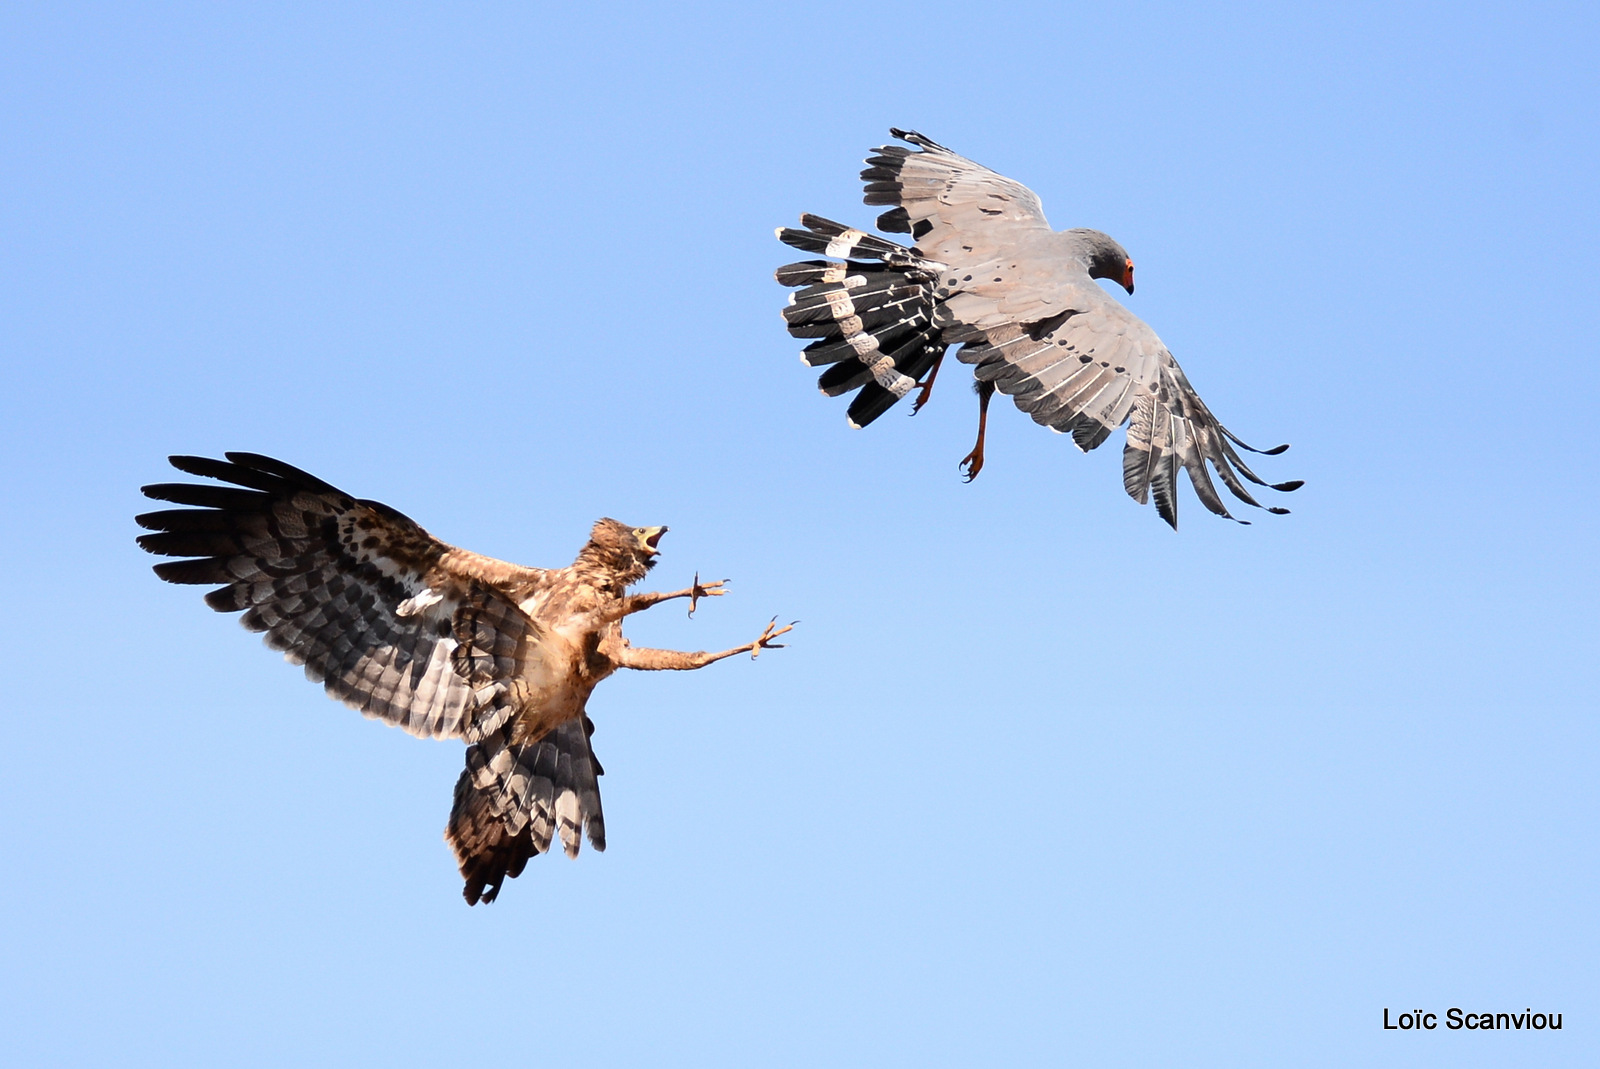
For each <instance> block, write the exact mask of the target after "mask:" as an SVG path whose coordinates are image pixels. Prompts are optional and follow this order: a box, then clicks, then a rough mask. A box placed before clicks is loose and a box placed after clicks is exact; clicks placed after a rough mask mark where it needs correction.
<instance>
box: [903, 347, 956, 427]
mask: <svg viewBox="0 0 1600 1069" xmlns="http://www.w3.org/2000/svg"><path fill="white" fill-rule="evenodd" d="M948 351H949V350H946V352H948ZM943 363H944V353H940V354H939V358H938V359H937V360H935V361H934V362H933V367H931V368H929V369H928V377H927V379H926V380H924V381H922V382H919V383H917V386H919V387H921V390H922V392H921V393H919V394H917V399H916V400H915V401H913V402H912V404H911V414H912V415H913V416H914V415H916V414H917V413H918V412H921V411H922V406H923V405H925V404H927V403H928V398H929V397H930V396H931V395H932V394H933V380H934V379H936V378H938V377H939V366H940V365H941V364H943Z"/></svg>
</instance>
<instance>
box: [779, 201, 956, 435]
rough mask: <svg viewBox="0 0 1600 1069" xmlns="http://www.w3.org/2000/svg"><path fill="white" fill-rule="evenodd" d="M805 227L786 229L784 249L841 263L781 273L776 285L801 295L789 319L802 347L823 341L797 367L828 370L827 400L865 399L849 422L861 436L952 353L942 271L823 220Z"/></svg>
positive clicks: (854, 405) (808, 263) (792, 298)
mask: <svg viewBox="0 0 1600 1069" xmlns="http://www.w3.org/2000/svg"><path fill="white" fill-rule="evenodd" d="M800 225H801V226H802V227H804V228H805V229H803V230H796V229H793V228H791V227H782V228H780V229H779V230H778V240H779V241H782V242H783V243H784V244H785V245H789V246H791V247H793V248H796V249H799V250H801V251H802V252H820V253H822V254H823V255H825V256H831V257H837V258H838V260H805V261H802V262H800V263H794V264H788V265H786V266H784V267H780V268H778V270H777V279H778V281H779V282H780V283H782V284H783V285H785V286H793V287H795V292H794V293H792V294H790V295H789V306H788V307H787V308H785V309H784V310H783V318H784V321H785V322H787V323H788V324H789V333H790V334H792V335H794V336H795V337H796V338H815V339H817V340H816V341H813V342H812V343H811V344H810V345H807V346H806V347H805V350H804V351H803V352H802V353H801V354H800V359H802V360H804V361H805V362H806V363H807V364H809V365H810V366H811V367H821V366H823V365H827V364H831V365H832V366H831V367H829V368H828V369H827V370H826V371H824V372H823V373H822V376H821V377H820V378H819V379H818V380H817V385H818V386H820V387H821V388H822V392H823V393H825V394H827V395H828V396H829V397H837V396H839V395H840V394H842V393H848V392H850V391H851V390H859V391H860V392H859V393H857V394H856V396H855V399H854V400H853V401H851V402H850V409H849V416H850V423H851V425H852V426H855V427H865V426H866V425H867V424H869V423H871V422H872V421H873V420H875V419H877V418H878V417H879V416H881V415H883V414H884V413H885V412H887V411H888V410H889V409H890V408H892V407H893V406H894V403H895V402H896V401H898V400H900V398H902V397H904V396H905V395H906V394H908V393H910V392H911V388H912V387H913V386H915V385H916V384H917V380H918V379H920V378H921V377H922V376H924V375H926V374H927V373H928V372H929V370H930V369H932V368H933V366H934V365H935V364H936V363H937V362H938V360H939V358H940V357H942V356H943V355H944V352H945V349H947V348H948V345H947V343H945V342H943V341H941V340H940V330H939V328H938V327H937V326H935V325H934V310H935V308H936V307H937V305H938V286H939V274H940V272H941V271H943V270H944V265H943V264H939V263H935V262H933V261H932V260H925V259H923V258H922V257H921V256H919V255H918V254H917V253H916V251H915V250H913V249H908V248H905V247H904V246H902V245H896V244H895V243H894V242H892V241H885V240H884V239H883V238H879V237H874V236H872V235H871V234H867V233H864V232H863V231H860V230H854V229H852V228H850V227H847V226H843V225H841V224H839V223H835V222H833V221H832V220H829V219H824V218H822V217H821V216H818V215H802V216H801V217H800ZM839 260H843V262H842V263H841V262H839Z"/></svg>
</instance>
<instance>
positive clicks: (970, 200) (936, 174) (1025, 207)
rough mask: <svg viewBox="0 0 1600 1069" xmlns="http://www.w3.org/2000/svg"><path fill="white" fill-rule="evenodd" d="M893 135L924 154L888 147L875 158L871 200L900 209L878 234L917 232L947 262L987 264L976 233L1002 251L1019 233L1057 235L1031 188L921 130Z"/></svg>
mask: <svg viewBox="0 0 1600 1069" xmlns="http://www.w3.org/2000/svg"><path fill="white" fill-rule="evenodd" d="M889 133H890V134H892V135H893V136H895V137H898V138H900V139H901V140H902V141H908V142H910V143H911V144H913V145H916V146H917V147H918V148H919V149H921V151H920V152H913V151H911V150H910V149H908V148H905V147H904V146H901V145H882V146H880V147H879V148H878V149H877V150H876V154H875V155H872V156H869V157H867V169H866V170H864V171H862V172H861V179H862V181H863V182H865V183H866V196H865V198H864V200H865V201H866V203H868V204H892V205H894V207H893V208H891V209H890V210H889V211H887V212H884V213H883V214H882V215H880V216H878V229H880V230H882V231H884V232H885V233H889V234H910V235H911V236H912V239H913V240H914V241H915V242H916V244H917V249H918V250H919V251H920V252H922V253H923V254H924V255H925V256H929V257H931V258H933V259H935V260H941V261H943V262H945V263H960V262H967V261H971V260H973V259H974V258H976V259H979V260H982V259H987V258H988V257H987V254H986V252H984V251H982V250H975V249H973V248H972V247H971V246H972V244H973V239H974V237H975V236H977V237H981V239H982V240H983V241H984V242H986V243H989V244H991V245H993V246H995V247H999V246H1000V245H1001V244H1002V243H1004V242H1006V241H1010V240H1014V235H1015V234H1016V232H1017V231H1022V230H1042V231H1049V229H1050V224H1049V223H1048V222H1046V221H1045V217H1044V208H1043V206H1042V205H1040V203H1039V198H1038V196H1036V195H1035V194H1034V192H1033V190H1031V189H1029V188H1028V187H1027V186H1025V185H1023V184H1022V183H1020V182H1015V181H1012V180H1011V179H1009V178H1007V177H1006V176H1005V175H1002V174H997V173H995V172H994V171H991V170H989V168H987V167H985V166H983V165H982V164H978V163H974V162H972V161H971V160H969V159H967V158H966V157H965V156H958V155H956V154H955V153H954V152H951V151H950V150H949V149H947V148H945V147H944V146H943V145H941V144H938V143H937V142H935V141H931V140H929V139H928V138H926V137H923V136H922V135H921V134H919V133H916V132H915V131H911V130H897V129H891V130H890V131H889Z"/></svg>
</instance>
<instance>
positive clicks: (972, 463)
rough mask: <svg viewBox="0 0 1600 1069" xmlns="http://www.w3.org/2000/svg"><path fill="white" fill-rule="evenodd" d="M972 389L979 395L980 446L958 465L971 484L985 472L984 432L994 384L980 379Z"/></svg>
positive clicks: (987, 423) (973, 449) (976, 446)
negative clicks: (979, 474) (964, 471)
mask: <svg viewBox="0 0 1600 1069" xmlns="http://www.w3.org/2000/svg"><path fill="white" fill-rule="evenodd" d="M972 388H973V389H974V390H976V391H977V393H978V444H977V445H975V446H973V447H972V452H970V453H968V454H967V455H966V456H964V457H962V458H961V461H960V463H959V464H958V465H957V467H961V468H965V469H966V476H967V478H966V481H967V482H969V483H970V482H971V481H972V480H974V479H976V478H977V477H978V472H980V471H982V470H983V432H984V430H985V428H987V427H988V425H989V398H991V397H993V396H994V383H992V382H985V381H983V380H982V379H978V380H977V381H976V382H974V383H973V384H972Z"/></svg>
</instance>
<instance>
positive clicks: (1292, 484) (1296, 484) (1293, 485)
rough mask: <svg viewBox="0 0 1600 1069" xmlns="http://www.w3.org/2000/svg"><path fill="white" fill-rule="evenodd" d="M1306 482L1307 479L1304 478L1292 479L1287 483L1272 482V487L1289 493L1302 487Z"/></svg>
mask: <svg viewBox="0 0 1600 1069" xmlns="http://www.w3.org/2000/svg"><path fill="white" fill-rule="evenodd" d="M1305 484H1306V481H1305V480H1304V479H1290V480H1289V481H1288V482H1286V483H1273V484H1272V488H1273V489H1274V490H1282V491H1283V492H1284V493H1286V494H1287V493H1291V492H1292V491H1295V490H1298V489H1300V488H1301V487H1302V486H1304V485H1305Z"/></svg>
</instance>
